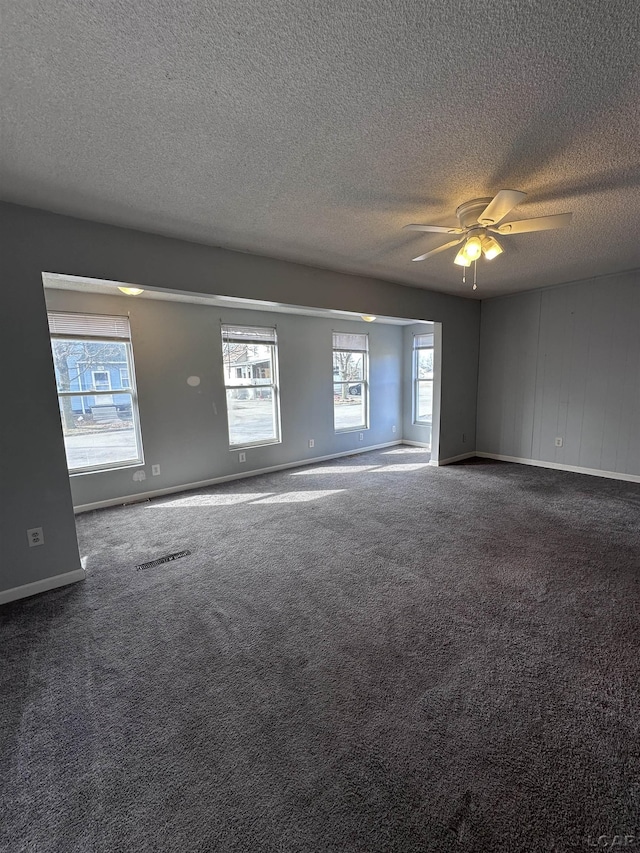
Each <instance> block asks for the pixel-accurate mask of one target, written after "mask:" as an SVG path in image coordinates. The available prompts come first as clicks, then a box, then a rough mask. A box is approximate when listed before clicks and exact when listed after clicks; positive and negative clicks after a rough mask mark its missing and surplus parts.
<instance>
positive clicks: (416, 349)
mask: <svg viewBox="0 0 640 853" xmlns="http://www.w3.org/2000/svg"><path fill="white" fill-rule="evenodd" d="M427 337H430V338H431V344H430V345H428V346H424V345H423V346H418V345H417V342H418V340H419V339H420V338H427ZM425 350H430V351H431V362H432V370H431V378H424V379H422V378H420V377H419V376H418V362H419V358H420V353H421V352H423V351H425ZM412 364H413V382H412V386H413V424H414V425H415V426H423V427H433V388H434V379H435V337H434V333H433V332H429V333H426V334H425V333H414V335H413V356H412ZM427 383H430V384H431V417H430V419H429V420H426V419H420V418H419V417H418V400H419V389H420V385H421V384H427Z"/></svg>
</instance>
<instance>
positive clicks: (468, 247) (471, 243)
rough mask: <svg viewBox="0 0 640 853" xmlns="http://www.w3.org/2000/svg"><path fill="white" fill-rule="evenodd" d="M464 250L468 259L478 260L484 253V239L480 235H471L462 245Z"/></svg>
mask: <svg viewBox="0 0 640 853" xmlns="http://www.w3.org/2000/svg"><path fill="white" fill-rule="evenodd" d="M462 251H463V252H464V256H465V258H466V259H467V260H468V261H477V260H478V258H479V257H480V255H481V254H482V240H481V239H480V237H475V236H474V237H469V239H468V240H467V242H466V243H465V244H464V246H463V247H462Z"/></svg>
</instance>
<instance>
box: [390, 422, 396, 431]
mask: <svg viewBox="0 0 640 853" xmlns="http://www.w3.org/2000/svg"><path fill="white" fill-rule="evenodd" d="M395 431H396V425H395V424H394V425H393V426H392V427H391V432H395Z"/></svg>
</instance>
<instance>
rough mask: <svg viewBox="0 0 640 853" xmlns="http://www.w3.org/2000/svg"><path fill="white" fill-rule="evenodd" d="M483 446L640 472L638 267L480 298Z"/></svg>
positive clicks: (580, 465) (601, 468) (538, 458)
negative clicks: (539, 288)
mask: <svg viewBox="0 0 640 853" xmlns="http://www.w3.org/2000/svg"><path fill="white" fill-rule="evenodd" d="M556 439H559V440H561V442H562V446H559V447H558V446H556ZM477 450H478V451H483V452H487V453H492V454H496V455H501V456H507V457H513V458H518V459H526V460H534V461H539V462H543V463H544V462H546V463H552V464H559V465H563V466H564V465H566V466H570V467H572V468H578V469H587V470H595V471H602V472H610V473H617V474H622V475H629V476H639V475H640V273H638V272H631V273H624V274H619V275H615V276H607V277H605V278H598V279H591V280H589V281H584V282H578V283H575V284H570V285H564V286H561V287H556V288H551V289H548V290H543V291H539V292H537V293H525V294H520V295H515V296H510V297H503V298H499V299H491V300H487V301H485V302H483V303H482V315H481V345H480V373H479V381H478V441H477Z"/></svg>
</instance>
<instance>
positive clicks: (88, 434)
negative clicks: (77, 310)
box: [48, 311, 143, 474]
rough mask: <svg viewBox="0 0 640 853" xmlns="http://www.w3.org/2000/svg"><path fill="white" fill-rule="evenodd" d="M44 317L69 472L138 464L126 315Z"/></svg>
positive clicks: (52, 314)
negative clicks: (46, 324)
mask: <svg viewBox="0 0 640 853" xmlns="http://www.w3.org/2000/svg"><path fill="white" fill-rule="evenodd" d="M48 316H49V332H50V334H51V351H52V353H53V365H54V370H55V376H56V387H57V390H58V402H59V405H60V417H61V419H62V432H63V435H64V445H65V450H66V453H67V465H68V467H69V472H70V473H71V474H77V473H82V472H88V471H103V470H105V469H108V468H117V467H121V466H123V465H139V464H141V463H142V461H143V458H142V441H141V437H140V420H139V417H138V403H137V396H136V390H135V382H132V381H131V380H132V379H133V378H134V376H135V374H134V371H133V353H132V349H131V332H130V329H129V318H128V317H111V316H105V315H92V314H70V313H62V312H57V311H52V312H50V313H49V315H48Z"/></svg>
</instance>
